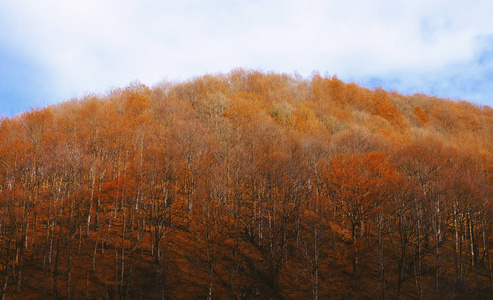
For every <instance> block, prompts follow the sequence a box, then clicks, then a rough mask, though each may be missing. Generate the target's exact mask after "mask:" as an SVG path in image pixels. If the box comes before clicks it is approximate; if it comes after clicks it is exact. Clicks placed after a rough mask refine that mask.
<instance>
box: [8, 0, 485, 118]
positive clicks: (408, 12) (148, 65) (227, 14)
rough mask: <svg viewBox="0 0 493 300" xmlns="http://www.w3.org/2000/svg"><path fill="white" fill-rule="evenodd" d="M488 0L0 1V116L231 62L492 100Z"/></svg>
mask: <svg viewBox="0 0 493 300" xmlns="http://www.w3.org/2000/svg"><path fill="white" fill-rule="evenodd" d="M491 12H493V1H490V0H486V1H482V0H470V1H464V0H458V1H456V0H451V1H443V0H434V1H429V0H409V1H405V0H373V1H363V0H361V1H354V0H345V1H340V0H326V1H322V0H320V1H316V0H282V1H274V0H264V1H261V0H229V1H226V0H197V1H191V0H190V1H189V0H182V1H167V0H139V1H135V0H84V1H75V0H73V1H72V0H44V1H36V0H16V1H9V0H0V115H3V116H13V115H15V114H18V113H21V112H23V111H26V110H29V109H31V108H34V107H43V106H46V105H49V104H53V103H57V102H61V101H66V100H70V99H72V98H80V97H84V96H85V95H87V94H91V93H96V94H104V93H105V92H107V91H109V90H111V89H112V88H116V87H125V86H127V85H129V84H130V83H132V82H135V81H139V82H141V83H143V84H146V85H148V86H151V87H152V86H154V85H156V84H158V83H159V82H162V81H176V82H180V81H186V80H188V79H191V78H194V77H196V76H201V75H205V74H219V73H228V72H230V71H231V70H233V69H236V68H244V69H254V70H260V71H265V72H268V71H274V72H278V73H288V74H300V75H302V76H304V77H305V78H310V76H311V75H312V74H313V72H314V71H318V72H319V73H320V74H322V75H337V77H339V78H340V79H342V80H343V81H345V82H356V83H358V84H361V85H364V86H367V87H375V86H381V87H383V88H384V89H387V90H392V91H398V92H401V93H404V94H413V93H424V94H428V95H435V96H438V97H444V98H450V99H453V100H467V101H471V102H474V103H478V104H482V105H488V106H490V107H493V21H492V20H491Z"/></svg>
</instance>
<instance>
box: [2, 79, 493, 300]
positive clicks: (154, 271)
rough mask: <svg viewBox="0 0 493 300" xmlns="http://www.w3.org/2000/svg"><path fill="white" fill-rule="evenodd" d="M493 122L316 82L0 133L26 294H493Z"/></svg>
mask: <svg viewBox="0 0 493 300" xmlns="http://www.w3.org/2000/svg"><path fill="white" fill-rule="evenodd" d="M492 141H493V109H491V108H489V107H487V106H479V105H474V104H471V103H467V102H454V101H450V100H446V99H438V98H436V97H428V96H425V95H420V94H416V95H412V96H404V95H401V94H398V93H395V92H388V91H384V90H382V89H379V88H377V89H373V90H371V89H367V88H363V87H360V86H358V85H356V84H354V83H349V84H346V83H344V82H342V81H341V80H339V79H338V78H337V77H335V76H333V77H323V76H320V75H318V74H314V75H313V76H312V77H310V78H308V79H305V78H301V77H297V76H289V75H284V74H275V73H261V72H257V71H247V70H241V69H240V70H234V71H232V72H230V73H229V74H224V75H214V76H213V75H206V76H203V77H198V78H195V79H192V80H189V81H187V82H183V83H169V82H164V83H161V84H158V85H156V86H154V87H152V88H150V87H147V86H144V85H141V84H132V85H130V86H128V87H126V88H123V89H115V90H112V91H110V92H108V93H107V94H105V95H89V96H86V97H84V98H81V99H73V100H70V101H67V102H64V103H61V104H58V105H53V106H49V107H46V108H41V109H33V110H31V111H29V112H26V113H24V114H21V115H18V116H16V117H12V118H3V119H1V121H0V292H1V294H2V295H3V296H5V298H7V299H9V298H12V299H43V298H48V299H52V298H53V299H58V298H62V299H72V298H73V299H190V298H197V299H203V298H207V299H281V298H285V299H307V298H311V299H330V298H336V299H353V298H355V299H361V298H363V299H364V298H377V299H378V298H382V299H387V298H388V299H395V298H397V299H400V298H402V299H408V298H417V299H431V298H434V299H435V298H439V299H440V298H441V299H462V298H491V297H493V268H492V267H493V266H492V263H493V262H492V260H491V258H490V257H491V255H490V253H491V254H493V206H492V203H491V200H492V197H493V156H492V153H493V142H492Z"/></svg>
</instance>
